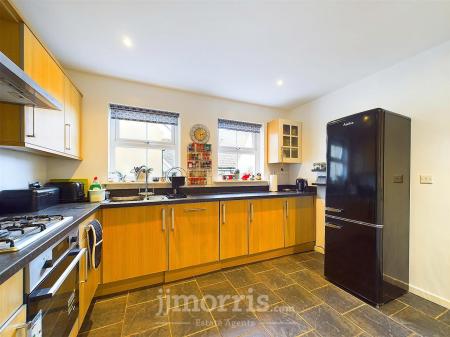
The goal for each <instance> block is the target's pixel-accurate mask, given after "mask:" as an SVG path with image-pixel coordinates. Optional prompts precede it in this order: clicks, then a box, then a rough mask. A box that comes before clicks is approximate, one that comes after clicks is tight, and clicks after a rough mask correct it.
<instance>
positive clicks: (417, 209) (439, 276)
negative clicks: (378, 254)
mask: <svg viewBox="0 0 450 337" xmlns="http://www.w3.org/2000/svg"><path fill="white" fill-rule="evenodd" d="M374 107H382V108H385V109H388V110H391V111H394V112H397V113H400V114H404V115H407V116H410V117H411V119H412V149H411V224H410V226H411V232H410V283H411V286H412V291H414V292H416V293H418V294H420V295H423V296H426V297H428V298H430V299H432V300H434V301H437V302H439V303H441V304H444V305H446V306H447V307H450V217H449V210H450V198H449V191H450V155H449V154H450V152H449V151H450V42H447V43H445V44H443V45H440V46H438V47H436V48H433V49H430V50H428V51H426V52H424V53H421V54H419V55H417V56H415V57H413V58H410V59H408V60H406V61H404V62H402V63H399V64H397V65H395V66H394V67H391V68H389V69H386V70H384V71H382V72H379V73H377V74H375V75H372V76H370V77H368V78H366V79H364V80H361V81H358V82H356V83H353V84H351V85H349V86H347V87H344V88H342V89H340V90H337V91H335V92H333V93H330V94H328V95H325V96H323V97H321V98H319V99H317V100H314V101H312V102H310V103H308V104H305V105H302V106H300V107H298V108H296V109H294V110H293V111H291V112H290V113H289V115H290V118H295V119H299V120H302V121H303V122H304V124H303V131H304V134H303V142H304V163H303V164H302V165H301V166H296V167H294V168H292V169H291V172H290V174H291V180H292V179H294V178H295V177H296V176H297V175H301V176H306V177H309V178H313V177H314V174H313V173H312V172H311V167H312V163H313V162H317V161H325V155H326V123H327V122H328V121H331V120H334V119H336V118H338V117H343V116H345V115H350V114H352V113H357V112H360V111H364V110H367V109H370V108H374ZM420 174H431V175H433V180H434V183H433V185H420V184H419V175H420ZM322 197H323V193H322ZM321 216H322V218H323V211H322V214H321ZM322 225H323V221H322ZM317 234H318V236H319V237H318V238H317V240H318V241H319V242H323V228H321V229H320V230H318V232H317Z"/></svg>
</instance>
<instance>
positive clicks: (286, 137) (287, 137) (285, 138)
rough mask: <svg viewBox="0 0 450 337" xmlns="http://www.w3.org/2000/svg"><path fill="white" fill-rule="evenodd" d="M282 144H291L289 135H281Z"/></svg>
mask: <svg viewBox="0 0 450 337" xmlns="http://www.w3.org/2000/svg"><path fill="white" fill-rule="evenodd" d="M283 146H291V138H290V137H289V136H283Z"/></svg>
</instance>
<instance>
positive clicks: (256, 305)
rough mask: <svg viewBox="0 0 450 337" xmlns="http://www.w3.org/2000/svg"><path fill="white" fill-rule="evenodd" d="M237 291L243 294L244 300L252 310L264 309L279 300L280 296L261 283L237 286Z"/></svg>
mask: <svg viewBox="0 0 450 337" xmlns="http://www.w3.org/2000/svg"><path fill="white" fill-rule="evenodd" d="M238 292H239V294H240V295H242V296H244V300H245V301H247V302H248V303H249V305H250V306H251V307H252V311H253V310H255V311H260V310H266V309H267V308H268V307H269V306H271V305H274V304H276V303H279V302H281V298H280V297H279V296H278V295H277V294H275V293H274V292H273V291H272V290H270V289H269V288H268V287H267V286H266V285H264V284H263V283H256V284H252V285H250V286H247V287H243V288H239V289H238ZM250 301H251V302H250Z"/></svg>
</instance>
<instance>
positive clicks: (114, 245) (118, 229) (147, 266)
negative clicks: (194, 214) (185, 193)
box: [102, 206, 205, 283]
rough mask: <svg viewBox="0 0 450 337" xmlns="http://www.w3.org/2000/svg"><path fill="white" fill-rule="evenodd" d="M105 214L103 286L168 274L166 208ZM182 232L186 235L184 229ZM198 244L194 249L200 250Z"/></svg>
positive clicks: (134, 209)
mask: <svg viewBox="0 0 450 337" xmlns="http://www.w3.org/2000/svg"><path fill="white" fill-rule="evenodd" d="M102 212H103V222H102V224H103V235H104V238H103V262H102V264H103V280H102V281H103V283H108V282H114V281H120V280H125V279H129V278H133V277H138V276H143V275H149V274H153V273H158V272H162V271H165V270H167V267H168V257H167V230H168V228H167V227H168V226H167V221H166V212H167V209H166V207H165V206H139V207H124V208H107V209H104V210H103V211H102ZM177 213H178V212H177ZM178 229H179V231H182V228H181V226H179V228H177V230H178ZM177 233H178V231H177ZM195 236H197V233H195V234H194V233H191V237H190V238H188V237H183V238H182V240H193V239H195ZM194 242H195V241H192V243H191V245H192V246H194V245H195V246H196V248H197V249H199V248H198V246H199V243H197V242H195V243H194ZM202 248H205V247H202ZM189 254H191V252H188V254H186V255H189Z"/></svg>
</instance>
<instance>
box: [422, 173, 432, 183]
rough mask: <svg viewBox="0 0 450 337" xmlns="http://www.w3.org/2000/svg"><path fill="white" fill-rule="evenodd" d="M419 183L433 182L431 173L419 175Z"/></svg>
mask: <svg viewBox="0 0 450 337" xmlns="http://www.w3.org/2000/svg"><path fill="white" fill-rule="evenodd" d="M420 183H421V184H432V183H433V176H431V175H423V174H421V175H420Z"/></svg>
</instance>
